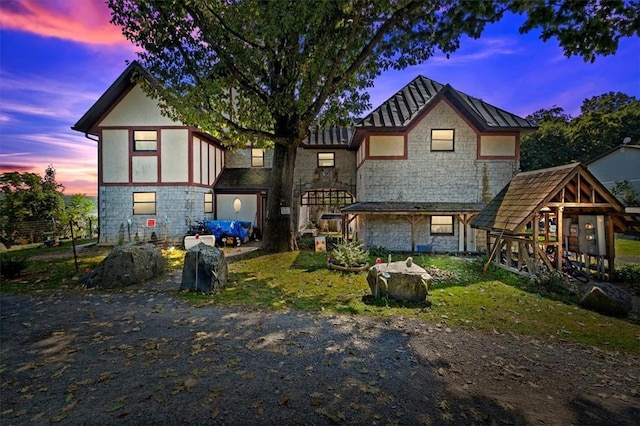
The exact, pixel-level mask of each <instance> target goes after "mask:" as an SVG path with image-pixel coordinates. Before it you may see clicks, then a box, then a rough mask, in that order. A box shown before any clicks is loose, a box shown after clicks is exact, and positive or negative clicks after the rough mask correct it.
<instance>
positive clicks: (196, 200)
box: [73, 62, 535, 251]
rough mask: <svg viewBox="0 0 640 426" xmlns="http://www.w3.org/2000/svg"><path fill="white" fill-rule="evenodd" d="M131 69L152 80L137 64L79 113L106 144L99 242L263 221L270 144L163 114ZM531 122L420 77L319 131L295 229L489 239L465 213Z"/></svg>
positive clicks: (486, 193) (494, 188) (367, 240)
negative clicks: (232, 145) (218, 134)
mask: <svg viewBox="0 0 640 426" xmlns="http://www.w3.org/2000/svg"><path fill="white" fill-rule="evenodd" d="M135 73H140V74H141V75H142V76H144V77H145V78H149V79H151V76H149V75H148V74H147V73H146V72H145V70H144V69H142V67H141V66H139V65H138V64H137V63H135V62H134V63H132V64H131V65H130V66H129V67H128V68H127V69H126V70H125V71H124V72H123V74H122V75H121V76H120V77H118V79H117V80H116V81H115V82H114V83H113V84H112V85H111V87H110V88H109V89H107V91H106V92H105V94H103V95H102V96H101V97H100V99H98V101H97V102H96V103H95V104H94V105H93V106H92V107H91V108H90V109H89V110H88V111H87V113H86V114H85V115H84V116H83V117H82V118H81V119H80V120H79V121H78V122H77V123H76V124H75V125H74V126H73V129H75V130H78V131H81V132H83V133H85V134H86V135H87V137H89V138H91V139H94V140H96V142H97V144H98V176H99V178H98V179H99V182H98V199H99V201H98V203H99V219H100V242H101V243H116V242H117V241H118V240H119V239H121V238H123V234H124V238H125V239H127V238H128V237H129V233H130V232H138V233H139V234H144V236H145V238H148V235H149V233H150V232H153V230H152V229H151V226H149V225H154V226H155V228H154V229H155V232H157V233H158V235H159V236H164V237H166V238H167V239H168V240H175V241H178V240H180V239H181V238H182V236H183V235H184V234H185V233H186V231H187V229H188V224H189V223H190V221H192V220H196V219H218V220H234V219H238V220H243V221H248V222H251V223H252V224H253V225H254V226H255V227H256V228H257V229H258V232H260V231H261V230H262V228H263V219H264V217H265V207H266V199H267V197H268V196H269V194H268V181H269V173H270V166H271V159H272V153H271V152H270V151H263V150H261V149H256V148H254V147H252V146H250V145H249V146H247V147H246V148H245V149H237V150H233V151H231V150H228V149H226V148H225V147H224V146H223V145H222V144H221V143H220V141H218V140H216V139H215V138H213V137H211V136H210V135H208V134H206V133H203V132H201V131H199V130H198V129H197V128H193V127H188V126H184V125H183V124H182V123H177V122H173V121H171V120H169V119H168V118H166V117H164V116H162V115H161V114H160V109H159V107H158V105H157V102H156V101H154V100H152V99H150V98H149V97H147V96H146V95H145V94H144V93H143V92H142V90H141V88H140V87H139V85H138V84H136V83H135V80H134V79H133V75H134V74H135ZM533 130H535V126H534V125H533V124H531V123H530V122H528V121H527V120H525V119H523V118H520V117H518V116H516V115H515V114H512V113H509V112H507V111H504V110H502V109H499V108H497V107H495V106H493V105H490V104H488V103H486V102H484V101H482V100H480V99H477V98H473V97H471V96H468V95H466V94H464V93H462V92H459V91H457V90H455V89H454V88H452V87H451V86H449V85H443V84H440V83H438V82H435V81H433V80H430V79H428V78H425V77H422V76H419V77H417V78H416V79H414V80H413V81H411V82H410V83H409V84H408V85H407V86H405V87H404V88H402V89H401V90H400V91H399V92H398V93H396V94H395V95H394V96H392V97H391V98H390V99H389V100H387V101H386V102H384V103H383V104H382V105H380V106H378V107H377V108H376V109H375V110H373V111H372V112H371V113H370V114H369V115H368V116H366V117H365V118H363V119H362V120H360V121H359V122H358V123H357V124H356V125H355V126H353V127H350V128H342V127H330V128H326V129H311V130H310V132H309V135H308V137H307V139H306V140H305V142H304V143H303V144H301V146H300V147H299V148H298V153H297V160H296V167H295V171H294V184H295V185H294V197H295V199H296V200H297V203H296V205H294V206H291V214H292V215H293V217H294V222H295V226H296V229H297V230H298V231H303V230H304V229H305V228H306V227H308V226H309V225H313V226H315V227H317V228H320V229H321V230H329V231H342V232H343V234H344V235H345V236H348V237H351V238H356V239H358V240H360V241H362V242H363V243H364V244H365V245H366V246H368V247H371V246H384V247H386V248H388V249H390V250H398V251H400V250H433V251H475V250H477V249H478V248H482V249H483V248H484V247H485V242H484V241H483V238H484V235H485V233H484V232H479V231H477V230H475V229H472V228H471V227H470V226H469V221H470V220H471V218H472V217H473V216H474V215H476V214H477V213H478V212H480V210H482V208H483V207H484V205H485V204H486V203H487V202H489V201H490V200H491V199H492V198H493V197H494V196H495V195H496V194H497V193H498V192H499V191H500V190H501V189H502V188H503V187H504V186H505V185H506V184H507V183H508V182H509V181H510V180H511V178H512V177H513V176H515V174H516V173H517V172H518V170H519V159H520V137H521V135H522V134H523V133H526V132H530V131H533ZM336 218H337V219H338V220H336ZM154 222H155V223H154Z"/></svg>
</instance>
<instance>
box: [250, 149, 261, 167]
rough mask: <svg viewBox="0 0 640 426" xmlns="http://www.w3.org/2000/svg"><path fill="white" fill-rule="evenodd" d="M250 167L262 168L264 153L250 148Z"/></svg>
mask: <svg viewBox="0 0 640 426" xmlns="http://www.w3.org/2000/svg"><path fill="white" fill-rule="evenodd" d="M251 167H264V151H263V150H261V149H257V148H251Z"/></svg>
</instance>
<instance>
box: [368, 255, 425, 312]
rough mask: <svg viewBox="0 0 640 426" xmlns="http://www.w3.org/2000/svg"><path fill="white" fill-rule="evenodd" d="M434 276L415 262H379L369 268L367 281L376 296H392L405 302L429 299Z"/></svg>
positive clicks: (410, 260) (408, 260) (411, 260)
mask: <svg viewBox="0 0 640 426" xmlns="http://www.w3.org/2000/svg"><path fill="white" fill-rule="evenodd" d="M431 281H432V278H431V275H429V274H428V273H427V271H426V270H425V269H423V268H421V267H420V266H418V265H416V264H415V263H413V259H412V258H408V259H407V260H406V261H404V262H390V263H378V264H375V265H373V266H372V267H371V268H369V273H368V274H367V282H368V283H369V288H371V293H372V294H373V296H374V297H385V296H386V297H390V298H392V299H395V300H399V301H404V302H420V301H424V300H426V299H427V295H428V292H429V285H430V284H431Z"/></svg>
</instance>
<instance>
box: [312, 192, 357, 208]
mask: <svg viewBox="0 0 640 426" xmlns="http://www.w3.org/2000/svg"><path fill="white" fill-rule="evenodd" d="M351 203H353V196H352V195H351V194H350V193H348V192H347V191H345V190H343V189H315V190H312V191H307V192H305V193H304V194H303V195H302V199H301V201H300V204H301V205H303V206H346V205H349V204H351Z"/></svg>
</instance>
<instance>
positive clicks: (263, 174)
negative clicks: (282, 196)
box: [213, 167, 271, 191]
mask: <svg viewBox="0 0 640 426" xmlns="http://www.w3.org/2000/svg"><path fill="white" fill-rule="evenodd" d="M270 176H271V169H270V168H263V167H250V168H237V169H224V170H223V171H222V174H221V175H220V177H219V178H218V181H217V182H216V184H215V185H214V186H213V188H214V189H215V190H225V189H230V190H240V191H249V190H255V191H262V190H267V189H269V177H270Z"/></svg>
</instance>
